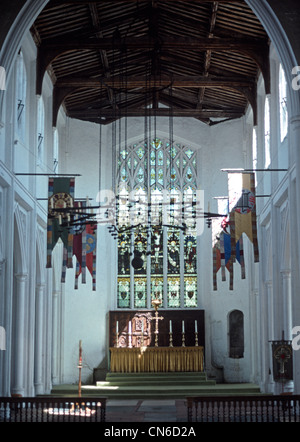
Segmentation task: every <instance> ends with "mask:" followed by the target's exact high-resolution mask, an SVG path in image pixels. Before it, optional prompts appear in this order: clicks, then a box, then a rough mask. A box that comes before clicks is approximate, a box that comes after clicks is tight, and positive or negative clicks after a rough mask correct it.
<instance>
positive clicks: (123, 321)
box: [109, 309, 205, 373]
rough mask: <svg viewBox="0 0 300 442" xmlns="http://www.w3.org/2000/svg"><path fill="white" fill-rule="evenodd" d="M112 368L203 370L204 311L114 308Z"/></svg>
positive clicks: (130, 370) (131, 370) (120, 370)
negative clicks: (125, 309) (127, 309)
mask: <svg viewBox="0 0 300 442" xmlns="http://www.w3.org/2000/svg"><path fill="white" fill-rule="evenodd" d="M109 330H110V336H109V348H110V371H111V372H114V373H142V372H145V373H155V372H201V371H204V342H205V337H204V311H203V310H198V309H197V310H191V311H190V310H175V311H174V310H163V309H161V310H160V311H159V314H158V313H157V314H156V316H155V313H154V312H153V310H152V311H148V310H147V311H146V310H143V311H141V310H138V311H132V310H131V311H120V310H117V311H111V312H110V314H109Z"/></svg>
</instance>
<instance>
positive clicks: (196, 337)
mask: <svg viewBox="0 0 300 442" xmlns="http://www.w3.org/2000/svg"><path fill="white" fill-rule="evenodd" d="M195 347H198V332H195Z"/></svg>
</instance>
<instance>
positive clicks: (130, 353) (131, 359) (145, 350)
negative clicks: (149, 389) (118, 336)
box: [110, 346, 204, 373]
mask: <svg viewBox="0 0 300 442" xmlns="http://www.w3.org/2000/svg"><path fill="white" fill-rule="evenodd" d="M110 352H111V363H110V370H111V372H113V373H114V372H116V373H142V372H147V373H151V372H152V373H159V372H161V373H164V372H175V371H182V372H186V371H196V372H198V371H203V369H204V358H203V347H199V346H198V347H137V348H116V347H111V348H110Z"/></svg>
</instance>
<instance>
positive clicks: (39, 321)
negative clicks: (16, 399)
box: [34, 284, 45, 395]
mask: <svg viewBox="0 0 300 442" xmlns="http://www.w3.org/2000/svg"><path fill="white" fill-rule="evenodd" d="M44 294H45V284H38V285H37V286H36V316H35V318H36V319H35V361H34V386H35V394H36V395H38V394H42V393H44V388H43V367H44V359H43V319H44V317H43V306H44Z"/></svg>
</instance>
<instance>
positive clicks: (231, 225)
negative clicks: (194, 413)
mask: <svg viewBox="0 0 300 442" xmlns="http://www.w3.org/2000/svg"><path fill="white" fill-rule="evenodd" d="M292 3H295V2H292V1H290V0H287V1H285V2H284V4H282V2H281V1H279V0H278V1H277V0H276V1H275V0H274V1H265V2H257V1H255V0H219V1H213V0H150V1H148V0H136V1H135V0H63V1H61V0H48V1H47V0H39V1H36V2H26V1H10V2H8V1H4V2H3V28H2V30H1V31H0V45H1V57H0V65H1V69H0V88H1V90H0V146H1V149H0V331H1V333H0V373H1V376H0V396H1V397H37V396H48V395H51V394H58V393H59V394H63V393H65V394H69V393H70V392H72V393H74V392H76V391H78V388H79V387H80V393H82V394H85V393H87V392H88V393H89V394H90V393H91V391H95V394H99V395H104V396H106V397H109V398H118V397H120V398H121V397H122V398H124V399H126V398H128V397H134V396H133V391H135V390H134V389H135V388H137V393H136V397H141V396H143V395H144V396H147V395H148V396H147V397H149V398H152V397H158V396H165V397H173V398H174V397H176V398H177V397H187V396H192V395H194V396H195V395H198V396H201V394H203V392H204V393H205V394H206V395H208V394H210V393H211V394H213V393H215V394H225V395H226V391H228V392H230V394H233V393H234V392H235V393H237V392H240V394H247V392H248V393H250V394H254V393H256V394H268V395H279V394H285V395H297V394H300V357H299V352H298V351H297V350H298V349H299V348H300V347H299V342H298V339H297V336H298V334H299V332H300V298H299V284H300V280H299V275H300V257H299V250H300V248H299V245H300V235H299V231H300V230H299V229H300V203H299V201H300V155H299V139H300V98H299V88H300V67H299V66H298V65H300V45H299V41H300V35H299V29H300V27H299V23H300V7H299V6H295V5H294V4H292ZM298 172H299V173H298ZM298 174H299V178H298ZM134 379H136V382H137V386H135V384H134ZM118 382H120V384H119V387H116V386H117V385H118ZM142 382H143V383H142ZM176 385H177V387H176ZM198 387H199V388H198ZM176 388H177V389H176ZM141 389H142V390H143V393H138V392H140V391H141ZM168 392H169V396H168ZM220 392H221V393H220ZM224 392H225V393H224Z"/></svg>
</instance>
